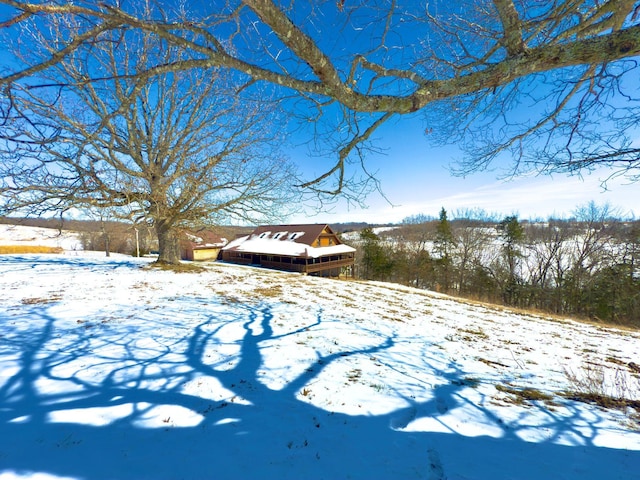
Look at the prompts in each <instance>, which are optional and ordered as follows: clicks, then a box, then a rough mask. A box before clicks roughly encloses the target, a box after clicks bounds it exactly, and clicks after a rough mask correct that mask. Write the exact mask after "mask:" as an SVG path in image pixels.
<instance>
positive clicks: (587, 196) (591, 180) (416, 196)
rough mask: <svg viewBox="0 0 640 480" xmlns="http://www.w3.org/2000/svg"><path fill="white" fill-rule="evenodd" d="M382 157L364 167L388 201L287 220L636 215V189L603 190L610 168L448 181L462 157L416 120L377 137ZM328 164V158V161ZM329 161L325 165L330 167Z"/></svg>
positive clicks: (375, 198)
mask: <svg viewBox="0 0 640 480" xmlns="http://www.w3.org/2000/svg"><path fill="white" fill-rule="evenodd" d="M375 138H376V142H375V144H376V147H379V148H380V149H382V150H383V153H382V154H378V153H371V154H370V155H369V156H368V157H367V165H368V167H369V168H370V170H371V171H377V175H376V176H377V178H379V180H380V181H381V183H382V189H383V192H384V193H385V195H386V197H387V199H388V200H386V199H385V198H383V197H382V196H381V195H379V194H377V193H374V194H371V195H369V197H368V198H367V199H366V204H367V207H368V208H364V209H363V208H359V207H357V206H354V205H348V204H347V203H346V202H338V203H336V204H335V205H332V206H329V207H327V209H326V210H325V211H323V212H320V213H315V212H313V209H309V210H308V211H307V212H305V213H301V214H298V215H295V216H293V217H291V218H290V219H289V220H290V221H291V222H292V223H297V222H301V223H304V222H318V223H324V222H327V223H344V222H367V223H395V222H401V221H402V219H404V218H406V217H408V216H412V215H418V214H424V215H430V216H433V217H437V216H438V212H439V211H440V208H441V207H444V208H445V209H446V210H447V212H449V214H450V216H451V215H452V214H453V213H455V211H456V210H464V209H478V208H479V209H483V210H485V211H486V212H487V213H492V214H497V215H499V216H506V215H512V214H517V215H518V217H519V218H521V219H529V218H543V219H546V218H548V217H550V216H554V217H556V218H566V217H569V216H570V215H571V213H572V212H573V211H574V210H575V209H576V207H578V206H581V205H585V204H586V203H588V202H590V201H594V202H596V203H597V204H605V203H609V204H610V205H611V206H612V207H614V208H617V209H618V210H619V212H620V215H621V216H624V217H631V216H633V217H636V218H638V217H640V185H639V184H638V183H635V184H633V183H629V181H628V180H626V179H624V178H618V179H613V180H610V181H609V182H608V183H607V190H605V189H604V188H603V187H602V185H601V184H602V180H604V179H606V178H607V177H609V176H610V175H611V173H613V170H609V169H602V170H598V171H595V172H593V173H591V174H590V173H589V172H586V171H585V172H583V174H582V176H581V177H578V176H567V175H558V174H556V175H553V176H550V175H538V176H534V175H530V176H528V177H518V178H514V179H511V180H501V179H499V177H500V172H499V171H486V172H480V173H476V174H472V175H469V176H467V177H466V178H462V177H456V176H453V175H452V174H451V172H450V170H449V167H450V166H451V164H452V163H453V162H455V161H456V160H457V159H459V158H460V155H461V154H460V152H458V151H457V149H456V148H455V146H450V147H440V148H434V147H433V146H432V145H430V142H429V139H428V138H427V136H425V135H424V129H423V127H422V124H421V122H420V120H417V119H410V118H407V119H399V120H397V121H396V122H393V123H391V124H389V125H386V126H385V127H384V128H382V129H381V130H380V131H379V132H378V133H377V134H376V136H375ZM292 158H293V159H294V160H295V161H296V162H297V163H298V164H299V165H302V166H303V167H304V165H305V163H307V162H309V161H310V160H309V159H306V158H305V157H304V154H303V153H298V152H296V153H295V154H294V155H293V156H292ZM331 160H333V159H328V160H327V162H329V161H331ZM328 164H329V163H327V165H328Z"/></svg>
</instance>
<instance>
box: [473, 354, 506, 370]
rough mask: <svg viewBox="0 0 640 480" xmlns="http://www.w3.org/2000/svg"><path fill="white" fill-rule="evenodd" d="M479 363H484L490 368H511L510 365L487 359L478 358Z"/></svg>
mask: <svg viewBox="0 0 640 480" xmlns="http://www.w3.org/2000/svg"><path fill="white" fill-rule="evenodd" d="M477 360H478V361H479V362H482V363H484V364H485V365H489V366H490V367H494V368H495V367H504V368H509V365H505V364H504V363H500V362H496V361H494V360H487V359H486V358H482V357H477Z"/></svg>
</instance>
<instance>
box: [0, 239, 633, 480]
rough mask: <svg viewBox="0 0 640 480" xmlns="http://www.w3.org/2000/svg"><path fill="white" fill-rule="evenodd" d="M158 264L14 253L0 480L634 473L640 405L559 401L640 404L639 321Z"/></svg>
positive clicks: (1, 321)
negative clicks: (577, 393) (599, 396)
mask: <svg viewBox="0 0 640 480" xmlns="http://www.w3.org/2000/svg"><path fill="white" fill-rule="evenodd" d="M148 263H149V260H145V259H132V258H127V257H120V256H114V257H111V258H104V257H102V256H97V254H93V255H91V254H87V253H83V252H67V253H66V254H65V255H48V256H47V255H39V256H37V255H34V256H27V255H24V256H14V255H12V256H0V290H1V292H2V296H1V298H0V423H1V425H0V480H8V479H26V478H29V479H38V480H44V479H47V480H49V479H54V478H55V479H88V480H89V479H97V480H107V479H122V480H127V479H154V480H162V479H167V480H168V479H172V480H173V479H212V480H213V479H216V480H218V479H249V478H277V479H343V478H344V479H347V478H350V479H358V478H359V479H387V478H388V479H400V478H402V479H413V478H416V479H418V478H425V479H440V480H443V479H445V478H446V479H449V480H453V479H507V478H509V479H536V480H539V479H551V478H553V479H591V478H593V479H605V478H606V479H625V480H626V479H631V478H638V475H639V472H640V431H639V430H638V428H639V426H638V423H637V422H636V421H635V420H634V419H633V417H632V411H627V412H622V411H619V410H613V409H609V410H605V409H602V408H600V407H598V406H595V405H590V404H585V403H581V402H575V401H570V400H567V399H566V398H565V397H562V396H561V395H560V392H562V391H564V390H567V389H570V387H571V385H570V384H569V383H570V382H568V380H567V375H566V372H567V371H570V372H574V373H575V374H577V375H580V374H581V372H583V371H585V370H584V369H585V368H597V369H599V371H602V372H605V373H606V375H607V381H608V382H611V384H610V388H612V389H615V388H616V387H615V385H616V384H617V385H618V387H619V386H620V382H621V381H623V382H624V385H626V386H627V390H626V392H625V393H626V394H627V395H631V396H634V397H635V398H636V399H637V398H638V388H639V385H640V383H639V380H638V376H637V374H633V373H632V372H631V371H630V370H629V369H628V368H627V364H628V363H629V362H636V363H640V348H639V345H640V342H639V340H640V334H638V332H628V331H621V330H614V329H605V328H601V327H598V326H590V325H585V324H580V323H576V322H570V321H559V320H550V319H547V320H545V319H543V318H541V317H535V316H531V315H518V314H515V313H510V312H507V311H505V310H503V309H497V308H491V307H487V306H482V305H473V304H467V303H463V302H459V301H456V300H454V299H451V298H448V297H444V296H441V295H437V294H431V293H428V292H423V291H418V290H413V289H409V288H405V287H399V286H395V285H384V284H370V283H359V282H344V281H335V280H326V279H321V278H313V277H305V276H300V275H298V274H290V273H280V272H275V271H268V270H260V269H255V268H250V267H239V266H233V265H225V264H210V265H208V266H207V267H206V270H205V271H204V272H201V273H174V272H171V271H161V270H157V269H150V268H148V267H147V264H148ZM589 366H591V367H589ZM621 378H622V380H621ZM525 388H530V389H532V391H536V392H540V393H542V394H546V395H548V397H549V398H548V399H547V400H522V399H521V397H519V396H518V395H515V394H513V393H509V391H511V392H514V391H516V392H517V391H522V389H525ZM612 393H615V392H612Z"/></svg>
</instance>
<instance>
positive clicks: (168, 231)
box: [156, 221, 180, 265]
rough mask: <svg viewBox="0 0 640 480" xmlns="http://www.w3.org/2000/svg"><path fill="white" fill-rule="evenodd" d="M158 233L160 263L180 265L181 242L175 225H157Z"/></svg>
mask: <svg viewBox="0 0 640 480" xmlns="http://www.w3.org/2000/svg"><path fill="white" fill-rule="evenodd" d="M156 232H157V233H158V247H159V255H158V263H165V264H170V265H177V264H178V263H180V242H179V239H178V232H176V230H175V228H174V227H173V225H169V224H167V223H165V222H163V221H158V222H157V223H156Z"/></svg>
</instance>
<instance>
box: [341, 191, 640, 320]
mask: <svg viewBox="0 0 640 480" xmlns="http://www.w3.org/2000/svg"><path fill="white" fill-rule="evenodd" d="M612 214H613V212H612V210H611V208H610V207H609V206H607V205H605V206H597V205H595V204H593V203H591V204H588V205H585V206H583V207H580V208H578V209H577V210H576V214H575V215H574V217H573V218H571V219H558V220H554V219H551V220H548V221H521V220H519V219H518V218H517V216H515V215H512V216H506V217H504V218H502V219H496V218H492V217H488V216H483V215H477V214H476V213H474V212H463V214H462V215H461V214H459V213H458V214H457V215H456V216H455V219H453V220H449V218H448V215H447V212H446V210H445V209H444V208H443V209H442V210H441V212H440V216H439V218H438V219H427V218H425V217H414V218H410V219H406V220H405V222H404V223H403V224H402V225H400V226H397V227H394V228H388V229H379V230H377V229H372V228H365V229H363V230H361V231H360V233H359V235H357V236H353V237H352V240H351V241H350V242H349V243H351V244H352V245H353V246H355V247H357V249H358V253H357V263H356V273H357V276H358V277H359V278H362V279H367V280H380V281H385V282H396V283H400V284H403V285H410V286H413V287H418V288H425V289H430V290H435V291H438V292H442V293H446V294H450V295H455V296H460V297H466V298H470V299H475V300H480V301H486V302H491V303H499V304H503V305H507V306H510V307H516V308H523V309H533V310H538V311H543V312H548V313H553V314H558V315H566V316H574V317H581V318H589V319H592V320H596V321H602V322H606V323H610V324H617V325H626V326H632V327H635V328H638V327H640V221H638V220H621V219H618V218H615V217H614V216H612Z"/></svg>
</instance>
